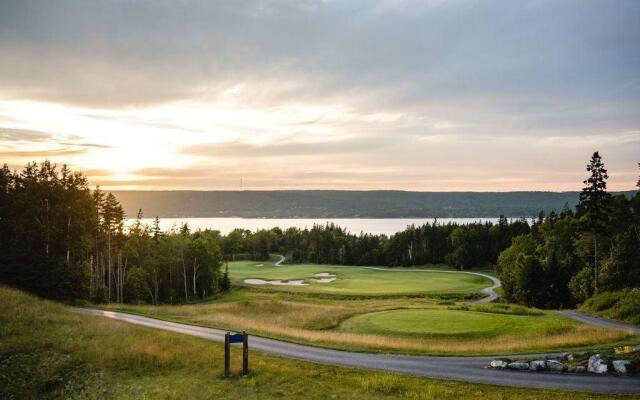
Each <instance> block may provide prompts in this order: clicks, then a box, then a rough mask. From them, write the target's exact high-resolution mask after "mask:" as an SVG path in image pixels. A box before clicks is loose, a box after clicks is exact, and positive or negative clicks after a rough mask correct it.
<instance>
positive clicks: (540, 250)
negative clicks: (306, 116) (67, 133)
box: [0, 152, 640, 307]
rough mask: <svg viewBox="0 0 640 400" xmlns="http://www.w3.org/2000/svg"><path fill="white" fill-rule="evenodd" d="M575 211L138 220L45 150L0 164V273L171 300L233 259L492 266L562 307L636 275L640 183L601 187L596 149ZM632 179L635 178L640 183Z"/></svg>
mask: <svg viewBox="0 0 640 400" xmlns="http://www.w3.org/2000/svg"><path fill="white" fill-rule="evenodd" d="M587 170H588V172H589V173H590V176H589V177H588V178H587V179H586V180H585V181H584V183H585V188H584V189H583V191H582V192H581V194H580V202H579V204H578V206H577V207H576V208H575V210H574V209H573V208H571V207H569V206H568V205H565V208H564V210H563V211H562V212H560V213H555V212H553V211H552V212H550V213H549V214H548V215H546V216H545V215H543V214H542V213H540V214H539V216H538V218H537V219H535V220H532V221H527V220H525V219H517V220H511V221H510V220H508V219H507V218H505V217H500V219H499V221H498V222H497V223H495V224H494V223H490V222H485V223H472V224H466V225H459V224H455V223H447V224H439V223H437V221H436V220H434V221H433V223H427V224H424V225H421V226H413V225H412V226H408V227H407V228H406V229H405V230H404V231H401V232H398V233H396V234H394V235H391V236H387V235H373V234H367V233H360V234H353V233H349V232H347V231H346V230H345V229H344V228H342V227H340V226H337V225H335V224H333V223H327V224H325V225H314V226H313V227H311V228H309V229H306V228H305V229H299V228H288V229H286V230H282V229H280V228H273V229H268V230H265V229H263V230H257V231H255V232H252V231H249V230H243V229H235V230H233V231H231V232H230V233H229V234H227V235H221V234H220V233H219V232H218V231H215V230H204V231H197V232H191V231H190V229H189V227H188V225H186V224H185V225H183V226H180V227H177V228H174V229H171V230H170V231H168V232H162V231H161V229H160V222H159V219H158V218H157V217H156V219H155V221H154V223H153V224H152V225H151V226H147V225H145V224H143V223H142V222H141V219H142V210H139V212H138V215H137V219H136V220H135V221H134V222H133V223H132V224H130V226H128V227H125V226H124V221H125V215H124V211H123V209H122V206H121V205H120V203H119V202H118V200H117V199H116V197H115V196H114V195H113V194H112V193H105V192H103V191H101V190H100V189H99V188H96V190H94V191H91V190H90V189H89V187H88V184H87V179H86V177H85V176H84V175H82V174H81V173H79V172H72V171H70V170H69V169H68V168H67V167H66V166H63V167H62V168H61V169H58V168H57V166H55V165H53V164H51V163H49V162H47V161H45V162H43V163H41V164H35V163H30V164H28V165H27V166H26V167H25V168H24V169H23V170H22V171H20V172H13V171H11V170H9V168H8V167H7V166H6V165H5V166H4V167H3V168H2V170H1V171H0V243H1V244H2V248H1V249H0V250H1V251H0V282H3V283H8V284H10V285H13V286H17V287H21V288H24V289H27V290H30V291H32V292H35V293H37V294H39V295H42V296H45V297H50V298H56V299H86V300H91V301H96V302H112V301H115V302H139V301H144V302H150V303H154V304H159V303H179V302H189V301H193V300H197V299H202V298H205V297H208V296H212V295H217V294H219V293H222V292H225V291H227V290H229V289H230V283H229V277H228V274H227V272H226V270H225V271H223V268H222V266H223V265H224V264H225V262H226V261H230V260H238V259H251V260H267V259H269V257H270V255H271V254H274V253H279V254H284V255H286V257H287V259H288V260H289V261H290V262H294V263H303V262H307V263H317V264H340V265H372V266H374V265H377V266H389V267H397V266H414V265H424V264H443V263H444V264H448V265H450V266H452V267H455V268H457V269H459V270H467V269H472V268H492V267H493V266H494V265H495V266H496V269H497V272H498V274H499V276H500V278H501V280H502V281H503V286H504V292H505V298H506V299H507V300H508V301H511V302H517V303H521V304H525V305H528V306H536V307H568V306H573V305H574V304H576V303H580V302H582V301H584V300H585V299H587V298H589V297H590V296H592V295H593V294H594V293H597V292H598V291H602V290H617V289H621V288H626V287H638V286H640V228H639V227H640V194H638V193H636V194H635V196H633V197H631V198H629V197H626V196H624V195H615V196H614V195H611V194H609V193H608V192H607V191H606V180H607V178H608V176H607V171H606V169H605V168H604V164H603V162H602V159H601V157H600V155H599V154H598V153H597V152H596V153H594V155H593V157H592V159H591V162H590V164H589V165H588V166H587ZM639 184H640V182H639Z"/></svg>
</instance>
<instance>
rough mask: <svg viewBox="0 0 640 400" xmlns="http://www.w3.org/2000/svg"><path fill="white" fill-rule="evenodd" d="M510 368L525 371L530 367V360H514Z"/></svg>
mask: <svg viewBox="0 0 640 400" xmlns="http://www.w3.org/2000/svg"><path fill="white" fill-rule="evenodd" d="M509 368H510V369H517V370H519V371H524V370H527V369H529V363H528V362H512V363H509Z"/></svg>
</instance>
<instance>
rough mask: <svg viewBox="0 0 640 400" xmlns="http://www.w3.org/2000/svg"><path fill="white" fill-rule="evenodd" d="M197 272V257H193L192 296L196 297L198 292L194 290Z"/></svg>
mask: <svg viewBox="0 0 640 400" xmlns="http://www.w3.org/2000/svg"><path fill="white" fill-rule="evenodd" d="M197 272H198V258H197V257H194V259H193V296H194V297H196V296H197V294H198V292H197V291H196V274H197Z"/></svg>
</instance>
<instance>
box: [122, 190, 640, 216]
mask: <svg viewBox="0 0 640 400" xmlns="http://www.w3.org/2000/svg"><path fill="white" fill-rule="evenodd" d="M113 193H114V194H115V195H116V196H117V198H118V200H120V202H121V203H122V205H123V207H124V209H125V212H126V214H127V216H129V217H135V215H136V213H137V211H138V209H139V208H142V210H143V212H144V215H145V216H146V217H155V216H159V217H162V218H178V217H244V218H463V217H498V216H500V215H504V216H506V217H516V218H517V217H532V216H535V215H537V214H538V212H539V211H541V210H542V211H544V212H545V213H548V212H550V211H551V210H555V211H556V212H560V211H561V210H562V209H563V207H564V205H565V204H568V205H569V206H570V207H574V206H575V205H576V204H577V202H578V192H405V191H393V190H376V191H341V190H282V191H114V192H113ZM620 193H624V194H625V195H627V196H633V195H634V194H635V191H633V190H629V191H625V192H620Z"/></svg>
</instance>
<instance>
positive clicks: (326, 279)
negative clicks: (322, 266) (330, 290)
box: [244, 272, 336, 286]
mask: <svg viewBox="0 0 640 400" xmlns="http://www.w3.org/2000/svg"><path fill="white" fill-rule="evenodd" d="M313 276H316V277H317V278H311V279H309V280H311V281H313V282H315V283H331V282H333V281H335V280H336V276H335V275H334V274H330V273H328V272H319V273H317V274H314V275H313ZM244 283H247V284H249V285H274V286H308V285H309V284H308V283H305V281H304V279H293V280H290V281H282V280H275V279H274V280H271V281H268V280H265V279H256V278H251V279H245V280H244Z"/></svg>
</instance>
